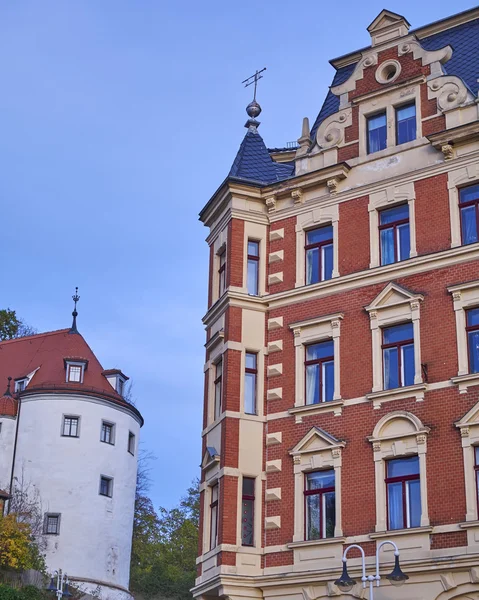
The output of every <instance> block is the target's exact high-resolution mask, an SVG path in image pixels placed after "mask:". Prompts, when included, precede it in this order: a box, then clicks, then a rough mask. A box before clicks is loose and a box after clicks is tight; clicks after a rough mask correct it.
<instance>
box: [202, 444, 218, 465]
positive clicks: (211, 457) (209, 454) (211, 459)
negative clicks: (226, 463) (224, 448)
mask: <svg viewBox="0 0 479 600" xmlns="http://www.w3.org/2000/svg"><path fill="white" fill-rule="evenodd" d="M219 462H220V455H219V453H218V451H217V450H216V448H214V447H213V446H206V451H205V453H204V454H203V460H202V461H201V468H202V469H210V468H211V467H213V466H215V465H216V464H218V463H219Z"/></svg>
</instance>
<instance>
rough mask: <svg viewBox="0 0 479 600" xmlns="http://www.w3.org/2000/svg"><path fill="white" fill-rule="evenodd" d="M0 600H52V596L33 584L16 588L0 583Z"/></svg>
mask: <svg viewBox="0 0 479 600" xmlns="http://www.w3.org/2000/svg"><path fill="white" fill-rule="evenodd" d="M0 600H52V598H51V597H50V596H49V594H48V592H46V591H44V590H40V589H38V588H36V587H34V586H33V585H27V586H25V587H22V588H18V589H17V588H13V587H10V586H9V585H6V584H0Z"/></svg>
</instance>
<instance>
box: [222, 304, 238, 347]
mask: <svg viewBox="0 0 479 600" xmlns="http://www.w3.org/2000/svg"><path fill="white" fill-rule="evenodd" d="M242 323H243V311H242V309H241V308H239V307H238V306H229V307H228V308H227V309H226V311H225V338H224V340H225V342H241V329H242Z"/></svg>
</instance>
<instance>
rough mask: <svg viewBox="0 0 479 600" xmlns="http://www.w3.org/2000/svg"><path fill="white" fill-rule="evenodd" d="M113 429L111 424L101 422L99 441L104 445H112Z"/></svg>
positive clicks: (113, 440)
mask: <svg viewBox="0 0 479 600" xmlns="http://www.w3.org/2000/svg"><path fill="white" fill-rule="evenodd" d="M114 429H115V426H114V425H113V423H107V422H106V421H103V422H102V424H101V433H100V441H101V442H105V444H114V443H115V439H114Z"/></svg>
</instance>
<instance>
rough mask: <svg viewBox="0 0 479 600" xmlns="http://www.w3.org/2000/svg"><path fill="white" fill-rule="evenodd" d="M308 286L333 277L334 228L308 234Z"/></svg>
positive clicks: (319, 228)
mask: <svg viewBox="0 0 479 600" xmlns="http://www.w3.org/2000/svg"><path fill="white" fill-rule="evenodd" d="M304 249H305V251H306V285H309V284H311V283H318V281H325V280H326V279H331V277H332V276H333V226H332V225H327V226H326V227H318V228H317V229H311V230H310V231H307V232H306V246H305V248H304Z"/></svg>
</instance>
